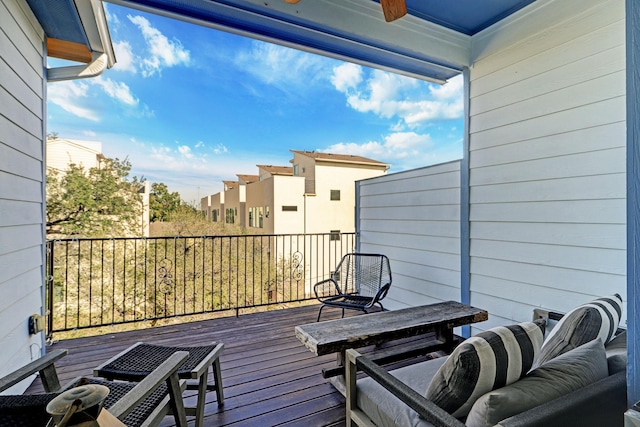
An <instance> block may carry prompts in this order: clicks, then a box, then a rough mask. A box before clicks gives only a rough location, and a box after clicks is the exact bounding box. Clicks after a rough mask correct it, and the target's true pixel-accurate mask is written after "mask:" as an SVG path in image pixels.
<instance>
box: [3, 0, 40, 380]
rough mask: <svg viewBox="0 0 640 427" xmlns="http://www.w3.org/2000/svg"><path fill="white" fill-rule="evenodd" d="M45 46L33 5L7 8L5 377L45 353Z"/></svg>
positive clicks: (6, 2) (7, 4)
mask: <svg viewBox="0 0 640 427" xmlns="http://www.w3.org/2000/svg"><path fill="white" fill-rule="evenodd" d="M43 43H44V33H43V31H42V28H41V27H40V26H39V24H38V23H37V21H36V19H35V17H34V16H33V15H32V13H31V11H30V10H29V9H28V7H27V6H26V3H25V2H23V1H22V0H0V272H1V274H0V324H1V325H2V328H0V348H2V351H0V376H3V375H5V374H7V373H9V372H11V371H13V370H14V369H17V368H18V367H20V366H22V365H24V364H25V363H27V362H29V361H30V360H32V359H34V358H37V357H38V356H39V355H40V352H41V350H42V345H43V339H42V334H39V335H35V336H29V334H28V329H27V319H28V317H29V316H30V315H31V314H33V313H41V312H42V307H41V301H42V285H43V283H44V271H43V268H44V248H43V242H44V226H43V218H44V212H43V209H44V208H43V197H44V196H43V195H44V188H43V182H44V142H43V140H44V125H43V120H44V111H45V103H44V99H45V86H44V83H43V74H44V72H43V70H44V60H43V52H44V48H43V46H44V44H43ZM13 391H16V392H19V391H21V390H13Z"/></svg>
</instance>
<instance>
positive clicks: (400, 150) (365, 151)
mask: <svg viewBox="0 0 640 427" xmlns="http://www.w3.org/2000/svg"><path fill="white" fill-rule="evenodd" d="M433 145H434V144H433V141H432V140H431V137H430V136H429V135H428V134H419V133H415V132H394V133H391V134H389V135H387V136H386V137H385V138H384V140H383V141H382V142H378V141H369V142H367V143H364V144H356V143H353V142H349V143H344V142H341V143H338V144H334V145H331V146H329V147H327V148H326V149H323V150H320V151H327V152H331V153H340V154H354V155H359V156H364V157H368V158H371V159H375V160H380V161H384V162H389V163H394V162H395V161H397V160H399V159H406V158H409V157H414V158H420V157H422V156H423V155H424V153H427V152H428V151H429V150H430V149H431V148H432V147H433ZM418 160H419V159H418Z"/></svg>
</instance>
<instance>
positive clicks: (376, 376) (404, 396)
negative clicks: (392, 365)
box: [345, 349, 464, 427]
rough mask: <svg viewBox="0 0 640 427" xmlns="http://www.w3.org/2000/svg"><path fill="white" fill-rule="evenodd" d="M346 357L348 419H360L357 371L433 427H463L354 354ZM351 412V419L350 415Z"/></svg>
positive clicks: (374, 365) (427, 401) (410, 389)
mask: <svg viewBox="0 0 640 427" xmlns="http://www.w3.org/2000/svg"><path fill="white" fill-rule="evenodd" d="M346 356H347V366H346V370H347V372H346V376H345V379H346V383H347V414H348V416H352V415H355V417H354V418H356V419H357V417H358V416H359V414H358V411H359V410H357V408H356V402H357V387H356V371H357V370H361V371H363V372H364V373H366V374H367V375H369V376H370V377H371V379H373V380H374V381H375V382H377V383H378V384H380V385H381V386H382V387H384V388H385V389H386V390H387V391H389V393H391V394H393V395H394V396H396V397H397V398H398V399H400V400H401V401H402V402H403V403H405V404H406V405H407V406H409V407H410V408H411V409H413V410H414V411H416V412H417V413H418V414H419V415H420V416H421V417H422V418H424V419H425V420H427V421H428V422H430V423H431V424H433V425H434V426H435V427H464V424H463V423H462V422H461V421H460V420H458V419H457V418H455V417H454V416H452V415H450V414H448V413H447V412H446V411H445V410H444V409H442V408H440V407H439V406H437V405H436V404H435V403H433V402H432V401H430V400H428V399H427V398H425V397H424V396H422V395H421V394H420V393H418V392H417V391H415V390H413V389H412V388H411V387H409V386H408V385H406V384H405V383H403V382H402V381H400V380H399V379H397V378H396V377H394V376H393V375H391V374H390V373H389V372H388V371H387V370H385V369H384V368H382V367H380V366H378V365H376V364H375V363H374V362H372V361H371V360H369V359H367V358H366V357H365V356H362V355H361V354H360V353H358V352H357V351H355V350H353V349H349V350H347V352H346ZM350 412H351V414H352V415H349V413H350ZM347 425H349V420H347Z"/></svg>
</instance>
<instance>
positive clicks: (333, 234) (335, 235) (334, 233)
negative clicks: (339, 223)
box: [329, 230, 340, 242]
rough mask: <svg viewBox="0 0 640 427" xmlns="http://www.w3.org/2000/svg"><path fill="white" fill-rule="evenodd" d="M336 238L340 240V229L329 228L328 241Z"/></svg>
mask: <svg viewBox="0 0 640 427" xmlns="http://www.w3.org/2000/svg"><path fill="white" fill-rule="evenodd" d="M336 240H340V230H331V234H329V241H330V242H333V241H336Z"/></svg>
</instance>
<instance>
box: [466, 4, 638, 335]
mask: <svg viewBox="0 0 640 427" xmlns="http://www.w3.org/2000/svg"><path fill="white" fill-rule="evenodd" d="M534 5H535V6H534V7H533V8H527V11H528V13H519V14H516V15H515V17H514V18H513V19H509V20H508V21H507V22H506V23H504V24H500V25H499V26H497V27H496V28H492V29H489V30H487V31H485V32H484V33H483V34H481V35H480V36H478V37H476V38H475V39H474V44H475V46H474V52H475V55H476V60H475V63H474V65H473V67H472V68H471V71H470V79H471V82H470V91H471V99H470V114H471V120H470V158H469V159H470V185H471V188H470V198H471V210H470V227H471V231H470V233H471V242H470V243H471V245H470V251H471V262H470V269H471V287H470V288H471V303H472V304H473V305H476V306H478V307H482V308H486V309H487V310H489V312H490V315H489V319H490V320H489V322H486V323H485V324H483V325H482V327H483V328H484V327H490V326H493V325H494V324H499V323H501V324H503V323H507V322H511V321H512V320H516V321H520V320H524V319H528V318H530V314H531V310H532V308H533V307H536V306H540V307H546V308H552V309H555V310H560V311H566V310H568V309H570V308H572V307H574V306H576V305H578V304H580V303H582V302H584V301H587V300H589V299H591V298H593V297H595V296H600V295H606V294H611V293H613V292H618V293H620V294H621V295H623V296H624V295H625V289H626V277H625V274H626V251H625V250H626V223H625V221H626V212H625V141H626V139H625V138H626V137H625V22H624V12H625V5H624V1H623V0H609V1H602V0H585V1H581V2H580V3H579V10H581V11H582V12H579V11H577V10H576V9H577V2H574V1H571V0H556V1H542V2H536V3H535V4H534ZM577 12H578V13H577ZM515 41H517V42H515Z"/></svg>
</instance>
